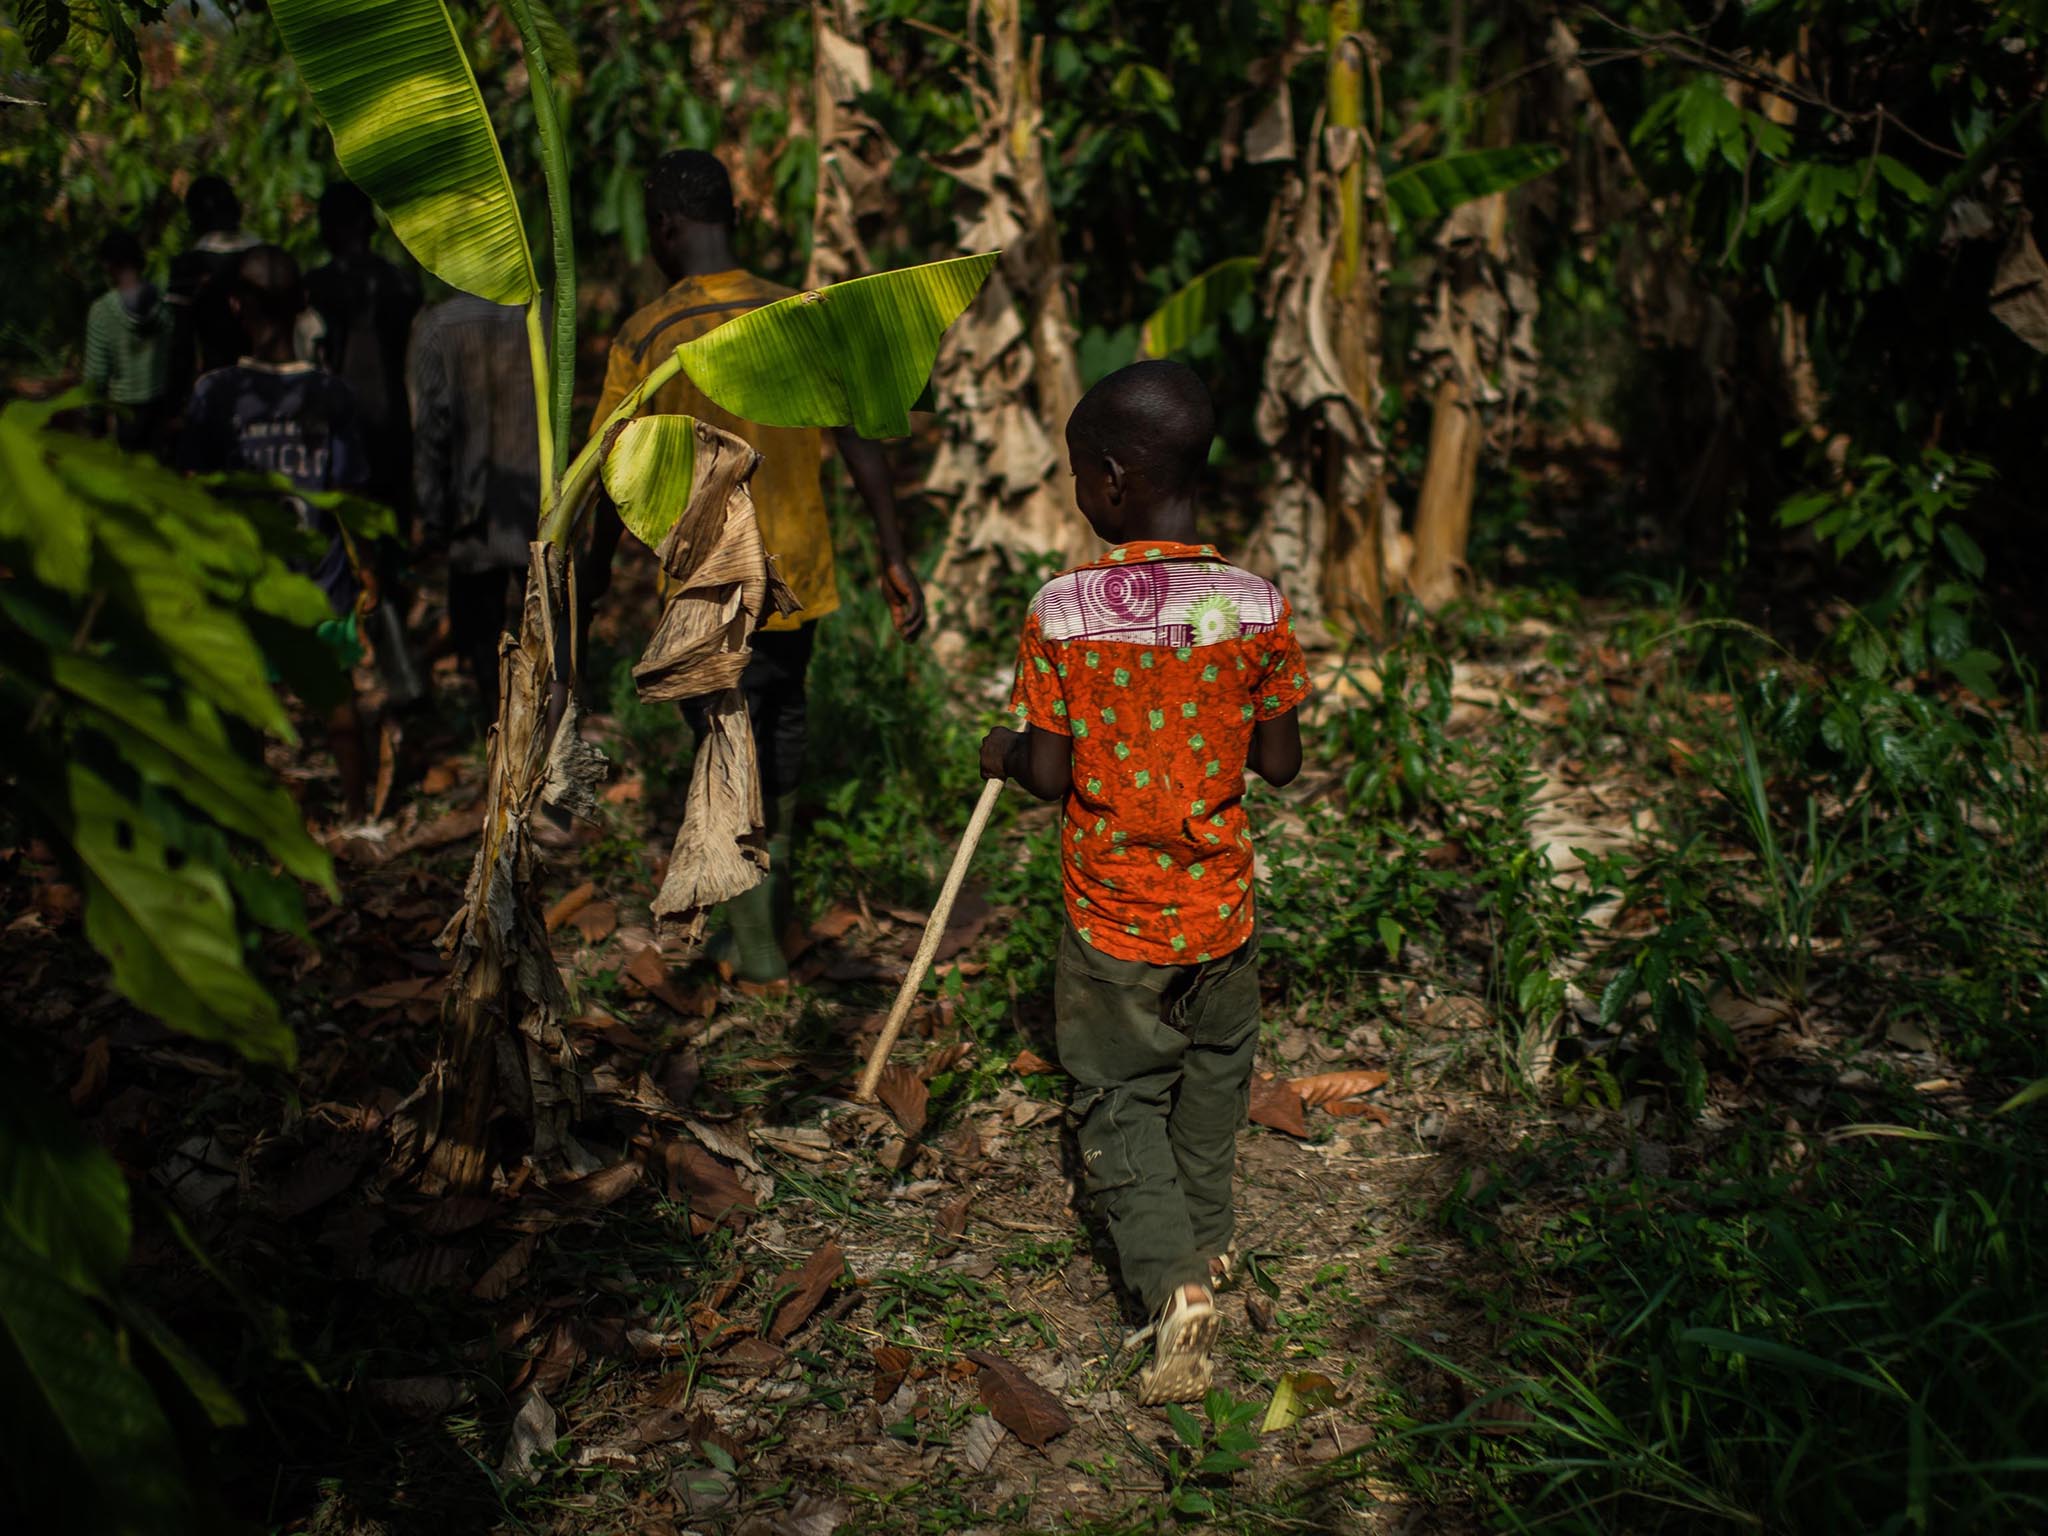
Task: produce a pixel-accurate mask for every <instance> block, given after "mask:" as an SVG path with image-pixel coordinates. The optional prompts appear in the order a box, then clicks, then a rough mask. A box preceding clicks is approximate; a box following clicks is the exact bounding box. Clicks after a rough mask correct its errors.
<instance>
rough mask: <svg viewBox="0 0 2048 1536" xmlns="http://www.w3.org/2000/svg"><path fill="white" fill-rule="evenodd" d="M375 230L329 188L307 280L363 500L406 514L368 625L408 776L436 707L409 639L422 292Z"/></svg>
mask: <svg viewBox="0 0 2048 1536" xmlns="http://www.w3.org/2000/svg"><path fill="white" fill-rule="evenodd" d="M376 230H377V210H376V207H375V205H374V204H372V203H371V201H370V199H369V197H368V196H367V195H366V194H365V193H364V192H363V190H362V189H361V188H360V187H358V186H356V185H355V184H354V183H353V182H348V181H335V182H331V183H329V184H328V187H327V190H326V191H324V192H322V193H321V194H320V239H321V242H322V243H323V244H324V245H325V246H326V247H327V253H328V259H327V261H326V262H325V263H324V264H323V265H321V266H317V267H315V268H314V269H313V270H312V271H310V272H308V273H307V274H306V301H307V311H308V315H309V317H311V318H312V319H313V322H314V328H315V329H316V330H317V332H318V338H319V339H318V341H317V343H316V344H315V345H314V347H313V348H312V349H311V353H312V356H313V357H314V358H315V359H316V360H317V361H318V362H319V363H320V364H321V365H322V366H323V367H325V368H326V369H327V371H328V372H329V373H332V374H334V375H335V376H336V377H338V378H340V379H342V380H343V381H345V382H346V383H347V385H348V387H349V392H350V393H351V394H352V395H354V396H355V402H356V419H357V420H358V422H359V423H360V424H361V427H362V433H363V444H364V447H365V450H366V451H367V454H368V462H367V471H366V472H367V475H368V478H367V479H366V480H365V481H364V482H363V494H364V495H365V496H367V497H369V498H370V500H372V501H375V502H380V503H382V504H383V505H384V506H387V507H389V508H391V509H392V511H393V512H394V513H396V514H397V519H398V531H399V537H398V538H397V539H392V540H383V541H379V543H378V545H377V548H376V551H375V558H376V561H377V587H378V591H379V595H380V598H381V600H380V601H379V602H378V604H377V606H376V607H375V608H374V609H373V610H371V612H370V613H368V614H367V615H365V619H366V622H367V624H368V627H369V636H370V649H371V652H372V653H373V655H374V656H375V658H376V662H377V676H378V678H379V679H380V680H381V681H382V683H383V685H384V699H385V705H386V708H385V712H384V718H383V721H382V727H383V730H384V732H385V733H386V736H387V737H388V739H389V741H388V744H389V746H390V749H391V753H392V758H393V762H394V764H398V763H400V762H403V763H405V764H406V765H408V767H409V766H410V764H411V762H412V759H413V756H414V753H413V752H412V750H411V749H410V747H409V746H408V743H407V740H406V736H407V732H406V729H405V724H404V722H405V720H406V718H407V717H408V715H409V714H410V712H411V711H413V710H414V709H415V708H416V707H419V706H421V705H423V704H424V703H425V702H426V699H427V685H426V682H425V680H424V679H423V678H422V677H421V675H420V668H419V664H418V662H417V661H416V660H415V659H414V655H413V649H412V642H411V639H410V637H409V636H408V635H407V634H406V632H405V618H406V614H407V612H408V611H409V610H410V609H411V607H412V600H411V594H410V592H409V591H408V583H407V581H406V580H405V574H406V573H405V565H404V543H403V540H405V539H406V538H408V537H410V535H411V533H412V496H413V486H412V415H411V412H410V411H409V410H408V408H407V406H406V387H405V360H406V348H407V346H408V344H409V343H410V341H411V338H412V323H413V317H414V316H415V315H417V314H418V313H419V308H420V288H419V283H418V281H417V280H416V279H415V278H414V276H413V274H412V273H411V272H410V271H408V270H407V269H406V268H404V267H400V266H397V265H395V264H394V263H392V262H389V261H386V260H385V259H384V258H383V257H382V256H379V255H378V254H377V253H376V252H374V251H372V250H371V249H370V237H371V236H372V235H373V234H375V233H376ZM300 355H301V356H305V355H307V354H306V353H304V352H302V353H301V354H300Z"/></svg>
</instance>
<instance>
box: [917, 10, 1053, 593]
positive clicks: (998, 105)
mask: <svg viewBox="0 0 2048 1536" xmlns="http://www.w3.org/2000/svg"><path fill="white" fill-rule="evenodd" d="M983 24H984V28H985V30H986V32H987V48H986V51H985V52H984V53H983V54H982V55H981V57H982V59H983V62H984V70H983V73H982V74H980V75H978V76H972V77H967V78H965V79H963V81H962V85H963V87H964V88H965V89H966V90H967V92H968V93H969V95H970V96H971V98H972V99H973V101H974V104H975V109H976V115H977V117H978V119H979V127H978V128H977V130H976V132H975V134H974V136H973V137H972V138H970V139H969V140H968V141H967V142H966V143H965V144H963V145H962V146H961V147H960V148H959V149H957V150H955V151H954V152H953V153H952V154H950V155H948V156H946V157H945V158H944V159H943V160H941V161H940V162H939V163H940V164H941V166H942V167H943V168H944V169H946V170H948V171H949V172H951V174H952V175H953V176H954V177H955V179H956V180H957V181H958V182H959V184H960V187H961V190H962V191H963V193H964V194H966V195H965V198H964V202H965V204H966V206H965V208H964V210H963V212H962V213H961V214H960V215H959V218H958V221H957V222H958V230H959V249H960V250H961V251H962V252H963V253H970V252H976V251H987V250H992V249H997V248H1000V249H1001V250H1002V252H1003V258H1002V261H1001V262H1000V263H999V264H998V266H997V268H996V270H995V272H994V273H993V274H992V275H991V276H990V278H989V280H988V283H987V285H986V286H985V287H984V288H983V289H982V291H981V296H980V297H979V298H978V299H977V300H976V301H975V303H974V306H973V308H971V309H970V310H969V311H968V312H967V314H966V315H964V316H963V317H962V318H961V320H960V321H959V323H958V324H956V325H955V326H954V328H953V330H952V331H951V332H950V333H949V334H948V336H947V338H946V342H945V346H944V347H943V349H942V350H941V352H940V354H939V362H938V367H937V368H936V369H935V370H934V372H933V375H932V386H933V390H934V392H935V394H936V397H937V399H938V401H939V423H940V431H941V433H942V434H943V436H942V440H941V443H940V447H939V451H938V454H937V456H936V457H935V459H934V460H933V463H932V467H931V471H930V473H929V474H928V475H927V476H926V479H925V483H926V485H927V486H928V487H929V488H930V489H931V491H932V492H933V493H934V494H936V495H940V496H945V497H949V498H951V500H952V503H953V509H952V517H951V522H950V525H949V527H948V530H947V535H946V547H945V552H944V554H943V555H942V557H941V558H940V562H939V569H938V572H937V574H936V576H935V577H934V578H933V588H934V598H935V602H936V603H937V604H938V605H939V615H940V618H941V621H942V623H944V624H945V625H946V626H947V628H948V629H951V630H953V631H955V632H957V631H958V630H959V629H961V628H963V627H976V626H979V625H981V624H982V623H984V622H985V621H986V619H987V617H988V599H989V594H990V592H991V590H992V589H993V587H994V585H995V583H996V582H997V580H998V579H999V578H1000V577H1001V576H1002V575H1003V574H1004V573H1005V572H1006V571H1009V570H1012V569H1014V568H1016V567H1017V565H1018V563H1019V559H1020V557H1025V556H1032V555H1044V556H1051V557H1053V558H1054V559H1056V560H1058V561H1060V562H1062V563H1073V562H1074V561H1076V560H1078V559H1080V558H1082V557H1083V556H1084V555H1085V554H1086V553H1087V551H1088V550H1089V549H1090V548H1092V547H1093V544H1094V539H1093V536H1092V535H1091V534H1090V532H1089V530H1088V526H1087V524H1086V523H1085V522H1084V521H1083V520H1082V518H1081V515H1080V513H1079V512H1077V511H1076V510H1075V508H1074V501H1073V492H1072V489H1071V486H1070V484H1069V482H1068V478H1067V473H1066V450H1065V446H1064V441H1063V438H1064V433H1065V431H1066V424H1067V417H1068V416H1069V415H1071V414H1072V412H1073V409H1074V406H1075V405H1076V404H1077V403H1078V402H1079V400H1080V398H1081V369H1080V363H1079V361H1078V359H1077V357H1076V355H1075V350H1074V348H1075V335H1076V332H1075V326H1074V319H1073V300H1072V298H1071V296H1070V294H1069V291H1068V286H1067V276H1066V268H1065V265H1064V263H1063V261H1062V259H1061V256H1060V238H1059V222H1058V220H1057V218H1056V217H1055V215H1054V212H1053V207H1052V195H1051V191H1050V189H1049V187H1048V186H1047V183H1046V178H1045V163H1044V158H1043V140H1042V130H1041V120H1042V108H1041V105H1040V99H1039V71H1040V63H1041V55H1042V53H1043V51H1044V40H1043V39H1042V38H1033V39H1031V41H1030V44H1029V46H1028V48H1027V46H1026V44H1025V41H1024V37H1023V23H1022V17H1021V4H1020V0H990V3H989V4H988V6H987V7H986V9H985V10H984V12H983Z"/></svg>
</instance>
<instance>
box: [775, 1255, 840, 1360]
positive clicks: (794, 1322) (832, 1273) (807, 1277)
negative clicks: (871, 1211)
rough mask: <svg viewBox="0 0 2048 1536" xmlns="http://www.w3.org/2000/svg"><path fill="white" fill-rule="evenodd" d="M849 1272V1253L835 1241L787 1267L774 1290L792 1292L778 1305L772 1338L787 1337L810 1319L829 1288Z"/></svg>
mask: <svg viewBox="0 0 2048 1536" xmlns="http://www.w3.org/2000/svg"><path fill="white" fill-rule="evenodd" d="M845 1273H846V1254H845V1253H844V1252H843V1251H842V1250H841V1248H840V1246H839V1245H838V1244H837V1243H834V1242H827V1243H826V1244H824V1246H822V1247H821V1248H819V1249H818V1251H817V1252H816V1253H814V1254H812V1255H811V1256H810V1257H809V1258H808V1259H806V1260H804V1262H803V1263H802V1264H800V1265H799V1266H798V1267H797V1268H795V1269H791V1270H785V1271H784V1272H783V1273H782V1274H781V1275H780V1276H778V1277H777V1279H776V1281H775V1294H776V1295H778V1296H779V1295H781V1294H782V1293H784V1292H785V1291H787V1292H789V1293H790V1294H789V1296H788V1299H787V1300H785V1301H784V1302H783V1303H782V1304H781V1305H780V1306H778V1307H777V1308H776V1309H775V1320H774V1321H773V1322H771V1323H770V1324H769V1325H768V1336H769V1337H770V1338H772V1339H777V1340H781V1339H787V1338H788V1337H789V1336H790V1335H791V1334H793V1333H795V1332H796V1331H797V1329H799V1328H801V1327H803V1325H804V1324H805V1323H807V1322H808V1321H810V1317H811V1314H812V1313H813V1312H815V1311H817V1310H818V1305H819V1303H820V1302H822V1301H824V1299H825V1294H826V1292H828V1291H830V1290H831V1289H832V1287H833V1286H834V1285H836V1284H837V1283H838V1282H839V1278H840V1276H842V1275H844V1274H845Z"/></svg>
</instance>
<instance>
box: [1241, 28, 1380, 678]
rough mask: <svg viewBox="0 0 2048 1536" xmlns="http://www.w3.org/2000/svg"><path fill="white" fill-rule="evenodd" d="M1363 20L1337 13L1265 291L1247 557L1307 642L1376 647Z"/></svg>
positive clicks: (1376, 349) (1371, 175)
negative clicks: (1282, 594) (1262, 486)
mask: <svg viewBox="0 0 2048 1536" xmlns="http://www.w3.org/2000/svg"><path fill="white" fill-rule="evenodd" d="M1358 22H1359V6H1358V4H1357V3H1356V0H1338V3H1337V4H1335V5H1333V6H1332V7H1331V10H1330V34H1329V53H1330V64H1329V78H1328V84H1327V100H1326V104H1325V112H1324V117H1325V123H1324V127H1323V132H1322V138H1321V142H1320V143H1318V142H1316V141H1315V140H1314V139H1311V141H1310V142H1309V144H1308V145H1307V146H1306V149H1305V153H1304V158H1303V168H1302V172H1301V174H1300V175H1299V176H1297V177H1295V178H1294V179H1293V180H1292V181H1291V182H1290V184H1289V186H1288V189H1287V191H1286V192H1285V193H1284V194H1283V202H1282V208H1281V221H1280V237H1279V240H1278V242H1277V247H1276V248H1277V259H1276V261H1275V264H1274V266H1273V269H1272V276H1271V279H1270V281H1269V285H1268V289H1267V293H1268V304H1269V307H1270V309H1271V311H1272V314H1273V340H1272V342H1271V344H1270V345H1269V346H1268V348H1267V351H1266V364H1265V377H1264V380H1263V385H1262V388H1261V391H1260V397H1259V409H1258V426H1259V435H1260V436H1261V437H1262V438H1263V439H1264V440H1265V442H1266V443H1268V444H1269V445H1271V446H1272V447H1273V448H1274V449H1275V450H1276V453H1275V470H1276V474H1275V477H1274V483H1273V489H1272V492H1271V494H1270V496H1269V499H1268V502H1267V506H1266V510H1265V513H1264V516H1263V517H1262V519H1261V521H1260V524H1259V527H1258V528H1257V529H1256V530H1255V531H1254V532H1253V535H1252V539H1251V548H1250V551H1249V555H1248V558H1249V559H1250V561H1251V563H1252V564H1253V565H1254V566H1255V567H1256V568H1259V569H1262V570H1264V571H1265V572H1266V574H1268V575H1270V576H1272V577H1274V578H1275V579H1276V580H1277V581H1279V582H1280V583H1281V585H1282V586H1283V587H1284V588H1285V589H1286V591H1287V593H1288V595H1289V597H1290V598H1291V599H1292V600H1293V602H1294V605H1295V610H1296V613H1297V616H1298V617H1299V618H1300V619H1301V620H1303V622H1302V623H1301V625H1300V630H1301V634H1302V637H1303V639H1304V641H1305V642H1306V643H1309V644H1316V643H1317V642H1318V641H1321V642H1322V643H1325V644H1327V643H1328V642H1329V641H1330V639H1331V638H1333V637H1334V636H1343V635H1352V636H1356V635H1361V634H1362V635H1367V636H1376V635H1378V634H1379V633H1380V631H1381V628H1382V625H1383V622H1384V618H1385V600H1386V578H1385V573H1386V556H1385V545H1386V531H1385V528H1384V526H1383V521H1384V514H1385V510H1386V451H1385V448H1384V446H1383V445H1382V443H1381V441H1380V436H1379V428H1378V413H1379V405H1380V308H1379V306H1380V284H1381V279H1382V276H1383V274H1384V273H1385V271H1386V267H1387V264H1388V260H1389V246H1388V229H1387V222H1386V217H1385V195H1384V189H1383V187H1382V184H1381V178H1380V170H1379V161H1378V156H1377V154H1376V152H1375V148H1374V139H1375V134H1376V132H1377V128H1378V110H1377V106H1378V101H1377V98H1378V78H1377V73H1376V69H1375V65H1374V59H1373V50H1374V48H1375V44H1374V42H1373V39H1372V37H1371V36H1370V34H1368V33H1365V32H1362V31H1360V30H1359V26H1358ZM1368 88H1370V89H1371V92H1372V95H1373V98H1374V100H1373V108H1374V110H1373V113H1372V122H1371V124H1370V125H1368V122H1367V111H1366V105H1367V103H1366V97H1367V90H1368Z"/></svg>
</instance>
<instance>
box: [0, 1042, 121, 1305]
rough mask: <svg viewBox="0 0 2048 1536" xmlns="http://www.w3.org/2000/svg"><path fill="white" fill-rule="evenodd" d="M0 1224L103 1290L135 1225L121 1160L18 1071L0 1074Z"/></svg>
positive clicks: (74, 1280) (95, 1290) (71, 1278)
mask: <svg viewBox="0 0 2048 1536" xmlns="http://www.w3.org/2000/svg"><path fill="white" fill-rule="evenodd" d="M0 1227H4V1228H5V1229H7V1230H8V1231H9V1232H10V1233H11V1234H12V1235H13V1237H14V1238H15V1239H16V1240H17V1241H18V1242H20V1243H21V1244H22V1246H23V1247H25V1248H26V1249H27V1250H28V1251H29V1252H31V1253H33V1254H35V1255H36V1256H37V1257H38V1258H40V1259H41V1260H42V1261H43V1262H44V1263H46V1264H47V1265H49V1267H50V1271H51V1273H52V1274H54V1275H55V1276H56V1277H57V1279H59V1280H60V1281H62V1282H63V1283H64V1284H65V1285H67V1286H69V1287H70V1288H71V1289H72V1290H74V1291H82V1292H86V1293H88V1294H91V1295H96V1296H98V1295H105V1294H106V1292H107V1290H108V1288H109V1287H111V1286H112V1285H113V1283H114V1277H115V1276H116V1275H117V1274H119V1273H120V1270H121V1266H122V1265H123V1264H126V1263H127V1262H128V1244H129V1241H130V1238H131V1235H132V1231H133V1226H132V1221H131V1218H130V1216H129V1212H128V1181H127V1180H126V1179H125V1178H123V1177H122V1176H121V1166H120V1164H118V1163H116V1162H115V1161H114V1159H113V1158H112V1157H111V1156H109V1155H108V1153H107V1150H106V1148H104V1147H102V1146H99V1145H98V1144H96V1143H95V1142H93V1141H92V1140H91V1138H89V1137H88V1136H87V1135H86V1134H85V1132H84V1131H83V1130H81V1129H80V1128H79V1125H78V1122H77V1121H76V1120H73V1119H72V1118H71V1117H70V1116H69V1115H67V1114H65V1113H64V1112H63V1111H62V1110H60V1109H59V1108H58V1107H57V1106H56V1104H54V1103H53V1102H51V1101H50V1100H49V1099H47V1098H44V1097H43V1096H42V1095H41V1094H40V1093H38V1092H36V1091H34V1090H32V1089H31V1088H30V1087H29V1085H28V1084H27V1083H25V1082H22V1081H21V1080H20V1079H19V1078H17V1077H12V1076H9V1077H7V1078H6V1079H5V1080H0Z"/></svg>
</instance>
